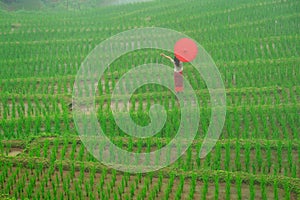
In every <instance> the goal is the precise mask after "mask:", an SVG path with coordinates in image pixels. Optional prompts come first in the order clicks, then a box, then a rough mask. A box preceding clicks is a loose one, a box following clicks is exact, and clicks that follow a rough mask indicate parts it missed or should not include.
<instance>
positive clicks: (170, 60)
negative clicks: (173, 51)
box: [160, 53, 174, 63]
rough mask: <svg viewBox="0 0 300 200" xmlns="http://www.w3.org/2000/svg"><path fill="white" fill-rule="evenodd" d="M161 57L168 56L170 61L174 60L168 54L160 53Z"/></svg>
mask: <svg viewBox="0 0 300 200" xmlns="http://www.w3.org/2000/svg"><path fill="white" fill-rule="evenodd" d="M160 55H161V56H162V57H165V58H168V59H169V60H170V61H171V62H172V63H173V62H174V61H173V59H172V58H171V57H170V56H166V55H165V54H163V53H161V54H160Z"/></svg>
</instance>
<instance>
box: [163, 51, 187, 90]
mask: <svg viewBox="0 0 300 200" xmlns="http://www.w3.org/2000/svg"><path fill="white" fill-rule="evenodd" d="M160 55H161V56H163V57H164V58H167V59H169V60H170V61H171V62H172V63H173V65H174V83H175V91H176V92H182V91H183V77H182V71H183V63H182V62H181V61H180V60H178V58H177V57H176V56H174V58H171V57H170V56H167V55H165V54H163V53H161V54H160Z"/></svg>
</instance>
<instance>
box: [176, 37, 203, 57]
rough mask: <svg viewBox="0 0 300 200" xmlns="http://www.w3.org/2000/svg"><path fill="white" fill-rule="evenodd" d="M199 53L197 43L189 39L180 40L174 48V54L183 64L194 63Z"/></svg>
mask: <svg viewBox="0 0 300 200" xmlns="http://www.w3.org/2000/svg"><path fill="white" fill-rule="evenodd" d="M197 53H198V47H197V45H196V43H195V42H194V41H193V40H191V39H189V38H182V39H180V40H178V41H177V42H176V44H175V46H174V54H175V56H176V58H177V59H178V60H180V61H181V62H191V61H193V60H194V59H195V58H196V56H197Z"/></svg>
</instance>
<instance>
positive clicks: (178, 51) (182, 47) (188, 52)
mask: <svg viewBox="0 0 300 200" xmlns="http://www.w3.org/2000/svg"><path fill="white" fill-rule="evenodd" d="M174 54H175V56H174V58H173V59H172V58H171V57H170V56H166V55H165V54H163V53H161V54H160V55H161V56H163V57H165V58H167V59H169V60H170V61H171V62H172V63H173V64H174V83H175V91H176V92H182V91H183V77H182V71H183V63H184V62H192V61H193V60H194V59H195V58H196V56H197V54H198V46H197V44H196V43H195V42H194V41H193V40H192V39H190V38H181V39H180V40H178V41H177V42H176V44H175V45H174Z"/></svg>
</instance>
